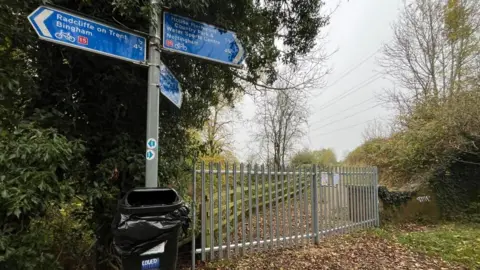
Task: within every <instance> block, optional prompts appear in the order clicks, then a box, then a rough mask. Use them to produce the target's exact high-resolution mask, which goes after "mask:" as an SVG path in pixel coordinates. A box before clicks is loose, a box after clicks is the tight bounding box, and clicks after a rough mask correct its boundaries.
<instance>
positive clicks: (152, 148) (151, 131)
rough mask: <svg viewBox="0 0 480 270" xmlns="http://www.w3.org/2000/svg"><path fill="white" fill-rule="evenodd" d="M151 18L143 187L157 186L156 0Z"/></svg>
mask: <svg viewBox="0 0 480 270" xmlns="http://www.w3.org/2000/svg"><path fill="white" fill-rule="evenodd" d="M150 3H151V5H152V20H151V25H150V40H149V44H148V46H149V47H148V48H149V56H148V65H149V67H148V101H147V102H148V105H147V151H146V166H145V187H157V186H158V181H157V177H158V142H157V140H158V122H159V106H160V90H159V88H160V40H161V37H160V35H161V31H160V29H161V26H160V17H159V15H158V12H157V10H156V8H157V7H158V0H151V2H150Z"/></svg>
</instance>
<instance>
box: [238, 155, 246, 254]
mask: <svg viewBox="0 0 480 270" xmlns="http://www.w3.org/2000/svg"><path fill="white" fill-rule="evenodd" d="M240 189H241V190H240V191H241V192H242V194H241V200H242V247H241V249H242V255H244V254H245V238H246V237H247V233H246V228H245V221H246V220H245V165H244V164H243V163H240Z"/></svg>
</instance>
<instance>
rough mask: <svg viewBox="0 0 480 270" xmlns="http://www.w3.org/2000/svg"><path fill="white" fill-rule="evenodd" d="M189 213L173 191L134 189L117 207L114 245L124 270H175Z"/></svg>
mask: <svg viewBox="0 0 480 270" xmlns="http://www.w3.org/2000/svg"><path fill="white" fill-rule="evenodd" d="M188 214H189V209H188V207H187V206H186V205H185V203H184V202H183V200H182V198H180V196H179V195H178V193H177V192H176V191H175V190H174V189H170V188H134V189H132V190H130V191H128V192H127V194H125V196H124V197H123V198H122V199H121V200H120V202H119V204H118V211H117V214H116V216H115V218H114V221H113V224H112V229H113V236H114V239H113V244H114V246H115V250H116V251H117V252H118V254H119V255H120V256H121V257H122V264H123V269H124V270H147V269H148V270H170V269H175V267H176V263H177V254H178V238H179V235H180V231H181V229H183V231H184V232H186V230H187V228H188V225H189V217H188Z"/></svg>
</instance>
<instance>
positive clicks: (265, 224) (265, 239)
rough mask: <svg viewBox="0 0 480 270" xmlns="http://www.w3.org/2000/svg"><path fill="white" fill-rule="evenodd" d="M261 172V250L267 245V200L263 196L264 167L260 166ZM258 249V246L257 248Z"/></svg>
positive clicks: (264, 195)
mask: <svg viewBox="0 0 480 270" xmlns="http://www.w3.org/2000/svg"><path fill="white" fill-rule="evenodd" d="M261 171H262V201H261V202H262V216H263V217H262V223H263V233H262V235H263V240H264V242H263V243H262V246H261V247H262V248H263V249H266V245H267V242H266V241H267V219H266V216H265V215H266V212H267V209H266V204H267V200H266V199H265V197H266V194H265V165H264V164H262V167H261ZM259 248H260V246H259Z"/></svg>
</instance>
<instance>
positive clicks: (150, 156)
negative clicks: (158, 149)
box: [146, 150, 155, 160]
mask: <svg viewBox="0 0 480 270" xmlns="http://www.w3.org/2000/svg"><path fill="white" fill-rule="evenodd" d="M146 158H147V160H152V159H154V158H155V151H153V150H147V154H146Z"/></svg>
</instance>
